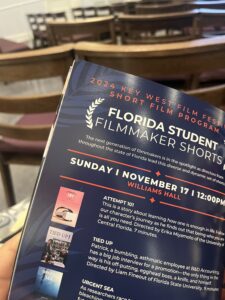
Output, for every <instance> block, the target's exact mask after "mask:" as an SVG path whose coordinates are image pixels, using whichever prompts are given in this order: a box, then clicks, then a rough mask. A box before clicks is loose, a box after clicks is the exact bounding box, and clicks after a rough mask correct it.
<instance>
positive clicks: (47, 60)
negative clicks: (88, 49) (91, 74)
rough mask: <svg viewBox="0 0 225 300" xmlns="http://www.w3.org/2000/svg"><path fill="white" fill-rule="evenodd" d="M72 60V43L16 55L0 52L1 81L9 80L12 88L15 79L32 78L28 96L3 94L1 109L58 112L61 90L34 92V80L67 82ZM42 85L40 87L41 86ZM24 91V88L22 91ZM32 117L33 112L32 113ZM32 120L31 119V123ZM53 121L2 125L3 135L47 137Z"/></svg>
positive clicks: (10, 111) (27, 111)
mask: <svg viewBox="0 0 225 300" xmlns="http://www.w3.org/2000/svg"><path fill="white" fill-rule="evenodd" d="M72 62H73V51H72V50H71V45H65V46H58V47H52V48H51V47H50V48H46V49H40V50H31V51H25V52H19V53H13V54H1V55H0V81H2V82H4V83H5V82H7V88H8V89H9V90H10V85H11V83H12V82H21V81H28V80H29V81H31V80H32V81H31V86H30V88H29V89H30V93H29V94H27V93H25V94H26V95H25V96H24V95H21V96H20V95H14V94H13V92H10V93H9V95H10V96H8V95H7V94H5V95H0V112H1V113H7V114H22V115H25V114H38V113H46V112H55V111H56V108H57V105H58V103H59V100H60V98H61V91H60V90H59V91H58V92H50V93H46V94H45V93H43V92H40V91H39V93H35V92H34V91H33V87H34V85H32V83H34V82H33V80H38V79H46V78H50V77H56V76H57V77H58V76H59V77H61V80H62V81H64V80H65V78H66V75H67V73H68V70H69V67H70V66H71V64H72ZM40 87H41V86H40ZM21 94H23V93H22V91H21ZM31 120H32V115H31ZM31 123H32V122H31ZM50 127H51V124H45V125H43V124H42V125H40V124H31V125H29V124H28V125H25V124H19V123H18V122H17V123H16V124H5V123H1V124H0V135H1V136H4V137H8V138H13V139H21V140H30V141H31V140H46V139H47V137H48V133H49V130H50Z"/></svg>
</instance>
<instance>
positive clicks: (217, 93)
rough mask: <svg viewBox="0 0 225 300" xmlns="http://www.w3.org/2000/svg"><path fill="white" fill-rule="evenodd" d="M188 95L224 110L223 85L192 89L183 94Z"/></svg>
mask: <svg viewBox="0 0 225 300" xmlns="http://www.w3.org/2000/svg"><path fill="white" fill-rule="evenodd" d="M185 93H186V94H188V95H191V96H195V97H197V98H199V99H201V100H204V101H206V102H208V103H210V104H212V105H215V106H217V107H219V108H222V109H224V107H225V84H220V85H216V86H211V87H206V88H200V89H194V90H191V91H186V92H185Z"/></svg>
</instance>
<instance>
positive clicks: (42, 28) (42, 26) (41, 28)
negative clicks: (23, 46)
mask: <svg viewBox="0 0 225 300" xmlns="http://www.w3.org/2000/svg"><path fill="white" fill-rule="evenodd" d="M27 18H28V22H29V25H30V28H31V31H32V33H33V48H34V49H37V48H43V47H47V46H49V38H48V32H47V25H46V23H47V22H48V21H50V20H62V19H63V20H66V19H67V18H66V14H65V12H58V13H38V14H28V15H27Z"/></svg>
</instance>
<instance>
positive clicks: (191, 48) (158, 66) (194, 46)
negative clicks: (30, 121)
mask: <svg viewBox="0 0 225 300" xmlns="http://www.w3.org/2000/svg"><path fill="white" fill-rule="evenodd" d="M75 50H76V54H77V57H78V58H82V59H85V60H87V61H91V62H94V63H97V64H100V65H104V66H107V67H111V68H114V69H118V70H121V71H125V72H127V73H131V74H134V75H139V76H142V77H146V78H150V79H152V80H157V81H162V82H165V81H168V80H172V81H173V83H176V82H177V80H182V82H183V80H184V81H185V88H188V89H194V88H197V87H199V84H200V82H201V80H203V79H202V77H201V76H202V74H203V75H204V80H206V79H207V81H210V80H211V72H214V73H215V71H217V70H220V69H224V68H225V36H220V37H214V38H209V39H196V40H192V41H185V42H176V43H169V44H168V43H167V44H155V45H103V44H97V43H90V42H89V43H88V42H86V43H85V42H80V43H78V44H76V45H75ZM206 72H207V74H206ZM206 75H207V78H206ZM219 79H220V76H219ZM223 80H224V79H222V81H223ZM223 82H224V81H223ZM172 86H174V87H176V85H175V84H172Z"/></svg>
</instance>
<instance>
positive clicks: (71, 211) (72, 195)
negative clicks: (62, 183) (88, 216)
mask: <svg viewBox="0 0 225 300" xmlns="http://www.w3.org/2000/svg"><path fill="white" fill-rule="evenodd" d="M83 197H84V193H83V192H81V191H77V190H72V189H68V188H65V187H60V189H59V193H58V196H57V200H56V204H55V208H54V212H53V215H52V219H51V220H52V222H56V223H60V224H64V225H67V226H71V227H75V225H76V223H77V218H78V215H79V211H80V207H81V204H82V200H83Z"/></svg>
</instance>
